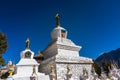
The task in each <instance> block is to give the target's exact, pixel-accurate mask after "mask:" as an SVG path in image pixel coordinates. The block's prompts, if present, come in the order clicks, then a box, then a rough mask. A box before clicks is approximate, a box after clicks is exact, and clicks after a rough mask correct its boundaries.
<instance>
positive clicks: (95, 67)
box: [93, 60, 101, 76]
mask: <svg viewBox="0 0 120 80" xmlns="http://www.w3.org/2000/svg"><path fill="white" fill-rule="evenodd" d="M93 67H94V69H95V72H96V73H97V74H98V76H101V67H100V65H99V64H98V63H97V62H96V61H95V60H93Z"/></svg>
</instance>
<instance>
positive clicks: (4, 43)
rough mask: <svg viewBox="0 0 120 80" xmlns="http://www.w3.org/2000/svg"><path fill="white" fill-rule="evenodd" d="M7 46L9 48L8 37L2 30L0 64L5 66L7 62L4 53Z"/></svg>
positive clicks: (0, 33)
mask: <svg viewBox="0 0 120 80" xmlns="http://www.w3.org/2000/svg"><path fill="white" fill-rule="evenodd" d="M7 48H8V42H7V37H6V36H5V35H4V34H3V33H2V32H0V65H1V66H3V65H4V63H5V61H4V59H3V57H2V54H3V53H5V51H6V50H7Z"/></svg>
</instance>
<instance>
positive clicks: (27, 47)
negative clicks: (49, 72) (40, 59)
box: [26, 38, 30, 49]
mask: <svg viewBox="0 0 120 80" xmlns="http://www.w3.org/2000/svg"><path fill="white" fill-rule="evenodd" d="M26 49H30V40H29V38H27V40H26Z"/></svg>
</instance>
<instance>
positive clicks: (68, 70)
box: [67, 64, 70, 74]
mask: <svg viewBox="0 0 120 80" xmlns="http://www.w3.org/2000/svg"><path fill="white" fill-rule="evenodd" d="M69 72H70V68H69V65H68V64H67V74H68V73H69Z"/></svg>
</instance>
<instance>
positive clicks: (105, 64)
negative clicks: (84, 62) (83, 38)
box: [102, 61, 111, 76]
mask: <svg viewBox="0 0 120 80" xmlns="http://www.w3.org/2000/svg"><path fill="white" fill-rule="evenodd" d="M102 67H103V70H104V72H105V73H106V75H107V76H108V74H109V72H110V68H111V63H110V62H107V61H104V62H102Z"/></svg>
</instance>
